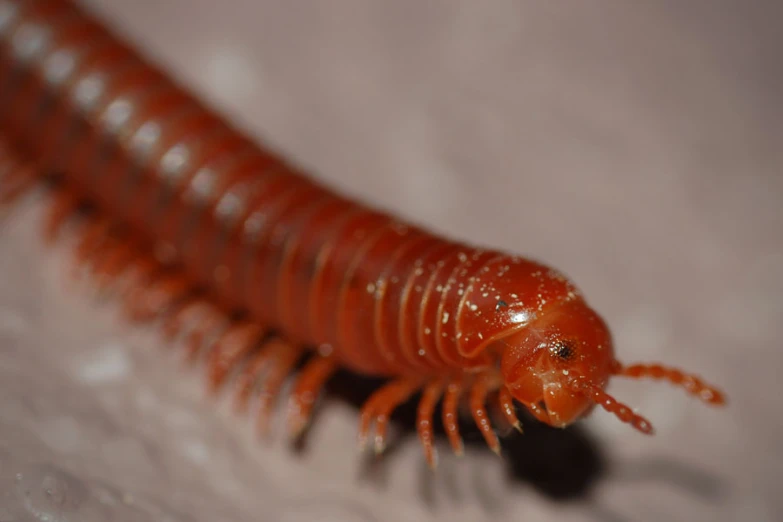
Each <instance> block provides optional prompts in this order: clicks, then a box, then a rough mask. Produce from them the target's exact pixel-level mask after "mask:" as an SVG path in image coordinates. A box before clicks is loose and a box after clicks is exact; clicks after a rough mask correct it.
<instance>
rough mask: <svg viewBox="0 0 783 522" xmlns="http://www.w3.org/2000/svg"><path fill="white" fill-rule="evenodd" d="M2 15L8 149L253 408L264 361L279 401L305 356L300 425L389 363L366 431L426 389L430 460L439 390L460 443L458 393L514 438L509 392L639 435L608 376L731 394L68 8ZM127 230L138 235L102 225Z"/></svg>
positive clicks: (18, 8)
mask: <svg viewBox="0 0 783 522" xmlns="http://www.w3.org/2000/svg"><path fill="white" fill-rule="evenodd" d="M0 13H2V17H0V20H1V22H0V111H1V112H0V132H2V135H3V139H4V140H5V145H4V148H3V150H4V151H6V152H7V154H6V157H7V158H12V156H13V155H14V154H15V153H16V152H18V154H19V155H20V156H23V157H27V158H30V159H32V161H33V162H34V163H35V165H36V166H37V167H36V168H37V169H38V172H40V173H42V174H45V173H54V174H57V175H59V176H61V177H62V178H63V179H64V185H65V186H66V187H67V192H68V194H70V196H68V197H69V198H70V199H68V200H67V201H71V202H76V201H86V202H89V203H91V204H93V205H95V206H96V207H97V208H98V209H99V212H100V214H101V215H102V216H103V218H102V219H103V221H100V223H98V224H94V225H93V226H92V228H89V227H88V228H89V230H90V231H91V232H90V233H89V234H88V233H85V236H84V237H85V239H84V241H83V243H82V251H83V253H84V255H85V256H87V255H93V256H94V258H93V261H94V266H96V267H98V268H96V271H97V272H98V273H100V274H103V275H106V276H107V277H109V276H112V275H115V274H117V273H119V272H120V271H121V269H122V268H123V267H130V268H129V270H131V271H133V273H134V274H135V276H134V277H136V279H135V281H137V282H138V284H139V285H140V286H141V287H142V289H141V290H137V291H136V293H133V294H132V295H133V296H135V297H133V299H131V302H132V305H131V308H133V310H134V311H135V313H137V314H140V315H145V314H146V315H155V314H156V313H157V312H160V313H171V314H173V315H171V317H173V318H174V319H172V320H171V321H170V322H169V323H168V324H169V325H170V328H171V331H172V332H178V331H179V330H180V328H181V323H183V322H185V319H183V318H184V317H187V318H191V317H198V318H199V319H198V323H199V324H198V327H197V328H194V329H193V331H192V332H191V333H190V334H189V335H190V337H189V339H191V346H193V348H191V351H192V352H194V353H195V352H198V349H199V348H198V346H200V344H199V343H202V344H203V343H204V342H206V341H205V338H206V337H209V336H212V337H213V338H215V339H216V340H215V341H214V344H213V345H211V350H212V351H211V354H212V355H211V359H210V361H211V362H210V368H211V382H212V384H213V385H214V386H216V387H217V386H220V385H221V384H222V383H223V382H224V381H225V379H226V375H227V374H228V373H229V371H230V370H231V369H232V368H234V367H238V368H241V372H240V377H239V378H238V381H239V384H238V388H239V393H238V402H237V404H238V405H239V406H242V405H243V404H245V402H246V400H247V397H248V394H249V393H250V390H251V388H252V384H253V383H254V382H255V381H256V380H258V379H259V378H260V377H259V375H260V373H261V371H262V369H263V368H265V367H266V368H269V369H270V372H269V375H268V376H267V379H266V380H265V381H264V384H263V386H265V387H266V388H265V390H266V393H267V397H274V396H275V394H276V393H277V391H279V388H280V386H281V384H282V379H283V378H284V377H285V376H286V375H287V374H288V373H290V372H291V371H292V370H293V367H294V366H295V364H296V363H297V361H298V360H299V359H300V357H302V356H303V354H304V353H305V351H309V352H310V353H312V354H313V355H312V358H311V360H310V361H309V362H308V363H307V364H306V365H305V368H304V370H303V372H302V373H301V375H300V377H299V380H298V383H297V386H296V390H297V391H296V392H295V393H294V396H293V399H292V400H293V407H292V409H291V412H293V413H292V415H293V417H292V419H293V420H292V421H291V422H292V424H291V426H292V429H293V430H294V431H298V430H300V429H301V428H302V427H303V426H304V425H305V424H306V421H307V418H308V417H309V412H310V411H311V407H312V402H313V400H314V396H316V395H317V393H318V391H319V390H320V388H321V387H322V385H323V383H324V382H325V381H326V380H327V379H328V378H329V377H330V376H331V374H332V373H333V372H334V371H335V370H336V369H337V368H339V367H343V368H347V369H350V370H352V371H354V372H357V373H361V374H366V375H374V376H383V377H389V378H391V382H390V384H389V385H388V386H387V387H384V388H382V389H381V390H379V391H378V392H377V393H376V395H375V396H374V397H373V398H372V399H371V400H370V401H369V402H368V404H367V405H365V407H364V409H363V411H362V435H363V437H364V436H366V434H367V430H368V429H369V423H370V422H371V421H373V420H375V421H376V422H377V424H378V426H377V430H378V434H379V435H378V437H379V438H376V448H382V447H383V433H384V432H385V422H386V419H388V414H389V413H390V411H391V410H392V409H393V408H394V407H395V406H396V405H398V404H400V403H401V402H403V401H405V400H407V399H408V398H409V397H410V396H411V395H412V394H413V393H415V392H416V391H419V390H424V394H423V398H422V402H421V405H420V409H419V434H420V437H421V439H422V443H423V444H424V447H425V450H426V454H427V458H428V460H430V462H434V453H433V451H432V429H431V422H432V414H433V408H434V405H435V404H436V403H437V402H438V401H439V400H440V399H441V398H442V397H443V399H444V424H445V425H446V427H447V432H448V435H449V439H450V441H451V443H452V445H453V447H454V448H455V450H458V451H459V449H460V447H461V445H460V441H459V435H458V433H457V432H456V431H455V430H456V423H455V420H454V417H455V415H456V406H457V404H458V403H459V401H460V400H466V401H468V402H469V404H470V409H471V411H472V412H473V416H474V418H475V419H476V422H477V424H478V425H479V428H480V429H481V431H482V433H483V434H484V436H485V438H486V439H487V442H488V443H489V445H490V446H491V447H492V448H493V449H495V450H497V449H498V442H497V437H496V436H495V435H494V432H493V431H492V427H491V424H490V422H489V420H488V416H487V411H486V408H485V404H486V402H487V401H488V400H490V398H491V396H493V394H495V393H496V392H499V393H498V397H497V399H498V400H499V401H500V402H499V404H500V405H501V408H502V410H503V412H504V414H505V416H506V418H507V419H508V420H509V422H511V423H512V424H515V425H518V421H517V420H516V414H515V413H514V410H513V402H514V401H517V402H518V403H521V404H522V405H524V406H525V407H527V408H528V410H529V411H530V412H531V413H532V414H533V415H534V416H536V417H537V418H538V419H540V420H542V421H544V422H547V423H549V424H553V425H556V426H564V425H566V424H568V423H570V422H572V421H574V420H576V419H577V418H579V417H580V416H582V415H584V414H585V413H586V412H588V411H589V410H590V409H592V406H594V405H595V404H600V405H601V406H603V407H604V408H605V409H607V410H609V411H611V412H613V413H615V414H616V415H617V416H618V417H619V418H620V419H621V420H624V421H626V422H630V423H631V424H633V425H634V426H636V427H637V428H638V429H640V430H641V431H650V429H649V423H648V422H647V421H646V420H645V419H643V418H641V417H639V416H638V415H635V414H633V413H632V412H630V410H629V409H628V408H627V407H625V406H623V405H622V404H620V403H617V402H616V401H614V399H612V398H611V397H609V396H608V395H606V394H605V392H604V391H603V389H604V387H605V386H606V384H607V382H608V380H609V377H610V376H611V375H617V374H625V375H629V376H633V377H641V376H652V377H655V378H664V379H668V380H670V381H672V382H674V383H676V384H679V385H682V386H685V387H686V388H688V389H689V391H691V392H693V393H695V394H697V395H700V396H701V397H702V398H704V399H705V400H707V401H708V402H713V403H720V402H722V401H723V398H722V396H721V395H720V394H719V393H718V392H717V391H716V390H714V389H713V388H711V387H709V386H707V385H706V384H704V383H702V382H701V381H700V380H699V379H697V378H695V377H692V376H687V375H685V374H683V373H682V372H679V371H677V370H671V369H665V368H662V367H660V366H657V365H653V366H647V365H637V366H634V367H627V368H626V367H623V365H621V364H620V363H618V362H617V360H616V359H615V356H614V348H613V346H612V340H611V336H610V334H609V330H608V328H607V326H606V325H605V324H604V322H603V320H602V319H601V318H600V317H599V316H598V315H597V314H596V313H595V312H594V311H593V310H592V309H591V308H590V307H589V306H588V304H587V302H586V301H585V299H584V297H583V296H582V295H581V294H580V292H579V291H578V289H577V288H576V287H575V286H574V285H573V284H572V283H571V282H570V281H569V280H568V279H567V278H565V277H564V276H563V275H561V274H560V273H559V272H557V271H555V270H553V269H551V268H549V267H547V266H544V265H542V264H540V263H537V262H534V261H531V260H527V259H523V258H521V257H518V256H513V255H507V254H505V253H502V252H497V251H491V250H483V249H479V248H475V247H473V246H469V245H465V244H462V243H459V242H456V241H452V240H449V239H445V238H440V237H437V236H435V235H434V234H432V233H430V232H427V231H426V230H424V229H423V228H420V227H417V226H413V225H410V224H406V223H402V222H400V221H399V220H397V219H395V218H393V217H391V216H389V215H387V214H385V213H383V212H381V211H377V210H373V209H370V208H368V207H366V206H364V205H362V204H360V203H356V202H352V201H350V200H348V199H346V198H344V197H342V196H340V195H338V194H336V193H333V192H332V191H330V190H329V189H327V188H326V187H323V186H321V185H319V184H317V183H315V182H314V181H312V180H310V179H309V178H307V177H306V176H305V175H303V174H302V173H300V172H298V171H297V169H296V168H295V167H294V166H292V165H291V164H289V163H287V162H286V161H284V160H283V159H281V158H280V157H278V156H277V155H276V154H275V153H274V152H273V151H271V150H268V149H265V148H263V147H261V146H259V145H257V144H255V143H253V142H252V141H251V140H249V139H248V138H246V137H245V136H243V135H242V134H241V133H240V132H238V131H237V130H235V129H234V128H233V127H232V126H231V125H229V124H227V123H226V122H224V121H223V120H222V119H221V118H220V117H219V116H218V115H217V114H216V113H214V112H213V111H211V110H210V109H209V108H207V107H206V106H205V105H203V104H202V103H200V102H199V101H198V100H196V99H195V98H194V97H193V96H191V95H190V94H188V93H187V92H186V91H185V90H184V89H182V88H181V87H179V86H178V85H177V84H176V83H174V82H173V81H172V80H170V79H169V78H168V77H167V76H166V75H165V74H164V73H163V72H162V71H159V70H157V69H156V68H155V67H153V66H152V65H150V64H149V63H148V62H146V61H145V60H144V59H143V58H141V57H140V56H139V55H137V54H136V53H135V52H133V51H132V50H131V49H130V48H129V47H127V46H126V45H124V44H123V43H121V42H120V41H119V40H117V39H116V38H114V37H113V36H112V35H111V34H110V33H109V32H108V31H107V30H106V29H104V28H103V27H102V26H101V25H100V24H98V23H96V22H95V21H93V20H91V19H90V18H89V17H87V16H86V15H85V14H83V13H82V12H80V11H78V10H77V9H76V8H75V7H73V6H72V5H71V4H70V3H68V2H65V1H61V0H40V1H35V2H23V1H21V0H1V1H0ZM14 151H16V152H14ZM7 161H9V162H13V161H16V160H13V159H7ZM22 170H24V169H22ZM22 170H20V172H21V171H22ZM25 172H28V171H27V170H26V171H25ZM9 186H11V185H9ZM9 193H10V191H9ZM1 195H2V192H0V196H1ZM63 201H65V200H63ZM59 208H61V209H67V208H70V207H68V206H67V205H65V204H63V205H61V207H59ZM58 215H59V214H58ZM54 221H55V222H57V221H59V219H55V220H54ZM101 223H103V224H105V223H108V225H105V226H104V225H102V224H101ZM101 226H103V228H101ZM112 227H114V228H120V229H122V234H127V237H133V238H134V239H133V242H127V241H126V242H123V239H122V238H124V237H126V236H124V235H121V237H120V238H119V239H118V238H114V239H108V240H103V239H101V237H102V236H101V232H102V231H103V232H105V231H107V230H108V229H109V228H112ZM128 245H131V246H130V247H129V246H128ZM134 249H136V250H134ZM147 287H148V288H147ZM189 320H190V321H192V319H189ZM270 333H274V334H275V335H276V336H277V337H276V338H275V339H274V340H273V341H271V342H269V343H267V344H265V345H263V347H262V348H259V347H258V342H259V340H260V339H261V338H263V336H265V335H268V334H270ZM492 400H495V399H492ZM262 416H263V415H262Z"/></svg>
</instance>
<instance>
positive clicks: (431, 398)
mask: <svg viewBox="0 0 783 522" xmlns="http://www.w3.org/2000/svg"><path fill="white" fill-rule="evenodd" d="M442 394H443V382H441V381H435V382H433V383H430V384H428V385H427V386H426V387H425V388H424V393H423V394H422V397H421V401H419V407H418V410H417V412H416V429H417V431H418V433H419V441H421V445H422V447H423V448H424V457H425V458H426V459H427V464H429V466H430V467H431V468H432V469H435V466H436V464H437V454H436V452H435V448H434V447H433V442H434V438H435V436H434V430H433V427H432V415H433V413H434V412H435V406H436V405H437V404H438V400H439V399H440V397H441V395H442Z"/></svg>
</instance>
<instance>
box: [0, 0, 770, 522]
mask: <svg viewBox="0 0 783 522" xmlns="http://www.w3.org/2000/svg"><path fill="white" fill-rule="evenodd" d="M84 5H86V6H88V7H89V8H90V9H91V10H92V11H93V12H94V13H96V14H98V15H99V16H100V17H101V18H102V19H103V20H105V21H106V22H107V23H110V24H111V25H112V26H113V27H115V28H116V29H117V30H118V31H120V32H121V34H123V35H125V36H126V37H127V38H128V39H130V40H131V41H132V42H133V43H134V44H136V45H137V46H138V47H139V48H141V49H143V50H144V52H145V53H147V54H148V55H150V56H152V57H154V58H155V59H156V60H157V61H158V62H159V63H160V64H161V65H163V66H164V67H165V68H166V69H167V70H169V71H170V72H171V73H172V74H173V75H175V76H176V77H177V78H179V79H180V80H181V81H182V82H184V83H185V84H186V85H188V86H189V87H191V88H192V89H193V90H194V91H195V92H197V93H198V94H200V95H201V96H202V97H203V98H204V99H206V100H209V101H210V102H211V103H212V104H214V105H215V106H216V107H217V108H218V109H219V110H221V111H222V112H223V113H224V114H225V115H226V117H227V118H230V119H232V120H233V121H235V122H236V123H237V124H238V125H240V126H242V127H244V128H245V129H246V130H247V132H249V133H251V134H252V135H254V136H255V137H257V138H258V139H259V140H263V141H264V142H266V143H269V144H271V145H272V146H274V147H275V148H277V149H278V150H279V151H281V153H283V154H285V155H286V156H287V157H289V158H291V160H292V161H294V162H296V163H298V164H299V165H300V166H302V167H303V168H304V169H306V170H307V171H308V172H310V173H311V174H312V175H313V176H314V177H315V178H317V179H318V180H320V181H322V182H324V183H327V184H329V185H331V186H332V187H334V188H335V189H336V190H339V191H341V192H344V193H347V194H350V195H352V196H355V197H356V198H358V199H361V200H362V201H365V202H368V203H371V204H373V205H376V206H379V207H381V208H384V209H387V210H389V211H391V212H394V213H396V214H399V215H401V216H403V217H405V218H407V219H409V220H411V221H414V222H416V223H420V224H424V225H426V226H428V227H430V228H432V229H434V230H436V231H439V232H441V233H443V234H446V235H448V236H451V237H454V238H458V239H462V240H465V241H469V242H471V243H478V244H482V245H485V246H490V247H495V248H502V249H505V250H509V251H513V252H516V253H521V254H525V255H528V256H531V257H534V258H537V259H540V260H543V261H545V262H547V263H548V264H550V265H553V266H555V267H558V268H559V269H561V270H563V271H564V272H565V273H567V274H568V275H570V276H571V277H572V278H573V279H574V280H575V281H576V282H577V284H578V285H579V286H580V287H581V288H582V289H583V290H584V292H585V294H586V295H587V296H588V299H589V300H590V302H591V303H592V304H593V305H594V306H595V307H596V308H597V309H598V310H599V311H600V312H601V313H602V314H603V315H604V316H605V318H606V319H607V320H608V322H609V324H610V325H612V328H613V331H614V334H615V341H616V345H617V351H618V353H619V355H620V357H622V359H623V360H625V361H629V362H631V361H638V360H647V361H649V360H662V361H665V362H666V363H669V364H672V365H677V366H682V367H684V368H687V369H689V370H693V371H696V372H699V373H701V374H702V375H704V376H705V377H706V378H707V379H709V380H710V381H712V382H715V383H718V384H719V385H721V386H722V387H723V388H724V389H725V390H726V392H727V393H728V395H729V398H730V401H731V402H730V405H729V407H728V408H726V409H722V410H714V409H710V408H707V407H704V406H702V405H701V404H699V403H697V402H696V401H695V400H692V399H690V398H688V397H686V396H685V394H683V393H681V392H679V391H678V390H674V389H671V388H670V387H668V386H666V385H657V384H655V383H650V382H617V383H612V385H611V388H610V390H611V391H612V392H613V393H615V394H616V395H617V396H618V398H621V399H622V400H624V401H626V402H628V403H629V404H631V405H633V406H634V407H638V408H639V411H640V412H642V413H644V414H645V415H646V416H647V417H648V418H650V419H651V420H652V422H653V424H654V425H655V426H656V428H657V431H658V434H657V436H656V437H654V438H648V437H643V436H641V435H639V434H637V433H635V432H633V431H632V430H630V429H629V428H627V427H626V426H624V425H621V424H620V423H618V422H616V420H615V419H613V418H611V417H610V416H609V415H607V414H605V413H603V412H600V411H599V412H596V413H595V414H594V415H593V417H592V418H590V419H589V420H588V421H586V422H584V423H582V425H580V426H579V427H577V428H575V429H573V430H568V431H567V432H561V431H553V430H542V429H541V428H538V427H536V426H535V425H534V423H532V422H528V425H530V426H529V433H528V434H527V435H526V436H524V437H522V436H510V438H509V439H508V440H507V441H506V442H505V444H506V446H505V452H506V457H507V458H506V460H505V461H500V460H498V459H497V458H496V457H495V456H494V455H492V454H491V453H490V452H488V451H487V450H486V449H485V448H483V447H482V446H481V445H480V444H475V445H470V447H469V448H468V453H467V456H466V458H464V459H462V460H458V459H456V458H453V457H451V456H450V455H449V454H448V452H447V451H445V450H446V447H445V445H444V444H443V441H440V442H439V448H440V450H441V457H442V458H441V467H440V469H439V470H438V472H437V473H436V474H431V473H430V472H428V470H426V467H425V465H424V462H423V459H422V457H421V452H420V448H419V447H418V445H417V442H416V440H415V437H412V436H410V434H407V436H405V433H404V430H403V433H402V435H403V436H402V437H401V438H400V440H399V443H398V444H396V445H395V446H394V447H393V451H392V452H391V453H390V455H388V457H387V458H385V459H384V460H383V461H381V462H373V460H372V459H369V458H367V457H365V456H362V455H360V454H358V452H357V450H356V446H355V443H354V440H355V432H356V420H357V416H356V408H355V406H354V404H353V403H352V402H351V401H350V400H343V399H341V396H342V395H345V393H344V392H345V390H342V391H340V390H339V389H335V390H334V393H333V394H332V395H331V396H330V397H331V398H330V399H329V400H328V401H327V402H326V404H325V405H324V408H323V411H322V412H321V414H320V415H319V416H318V418H317V420H316V423H315V425H314V427H313V429H312V431H311V433H310V434H309V436H308V437H307V440H306V443H305V444H304V447H299V448H296V449H292V448H290V447H289V446H288V445H287V444H286V443H285V442H284V441H283V440H282V438H281V437H279V436H278V437H275V439H274V440H273V441H272V442H270V443H264V442H261V443H259V442H258V441H257V440H256V439H255V437H254V435H253V432H252V426H251V423H249V422H248V421H246V420H244V419H238V418H236V417H233V416H232V415H231V414H230V412H229V411H228V408H227V407H226V405H225V404H223V403H222V402H219V401H218V402H217V403H216V402H214V401H210V400H209V399H207V398H205V397H204V392H203V386H202V384H201V380H200V379H201V376H200V375H199V374H198V373H196V372H192V371H185V370H183V369H182V363H181V361H180V360H179V359H178V358H177V357H176V355H175V354H174V353H173V352H172V351H171V350H168V351H167V350H163V343H162V342H161V341H160V339H159V338H158V336H157V335H156V334H155V332H154V331H145V330H139V329H134V328H129V327H128V326H127V325H124V324H123V323H122V322H121V321H119V320H118V318H117V315H116V309H113V308H112V305H111V303H106V302H101V301H96V300H95V299H94V298H93V296H91V295H90V294H89V290H88V289H85V287H84V286H81V285H79V284H77V283H74V282H73V281H72V280H70V279H69V277H70V275H69V274H70V272H69V270H70V267H69V265H68V264H67V262H66V257H67V256H66V255H65V254H64V252H65V251H64V250H62V251H61V250H55V251H52V250H48V249H45V248H44V247H43V246H42V244H41V243H40V240H39V234H38V230H39V229H38V228H37V227H39V225H40V223H39V221H40V215H41V200H40V198H38V199H36V198H28V200H26V202H25V203H24V204H23V205H22V207H21V208H19V209H17V211H16V212H15V213H14V214H13V216H12V219H9V220H7V221H6V222H5V223H4V224H3V227H2V228H1V229H0V521H17V520H83V521H91V520H157V521H164V520H172V521H191V520H192V521H202V520H204V521H212V520H237V521H239V520H259V521H260V520H264V521H266V520H269V521H286V522H288V521H300V520H301V521H305V520H308V521H332V520H335V521H337V520H340V521H343V522H353V521H379V522H380V521H397V520H407V521H411V522H415V521H418V520H449V521H452V522H456V521H471V522H475V521H478V520H497V519H498V517H501V518H504V519H507V520H526V521H538V520H541V521H543V520H555V519H556V520H559V521H561V522H570V521H598V522H620V521H629V522H630V521H645V522H647V521H664V520H666V521H692V520H711V521H713V522H719V521H720V522H722V521H726V522H728V521H736V520H753V521H757V522H767V521H769V522H772V521H778V520H783V501H782V500H781V499H780V486H779V484H781V482H783V464H781V459H783V453H782V452H781V450H782V449H783V442H782V441H781V440H782V439H783V415H782V414H781V411H783V398H782V397H783V395H781V393H780V385H779V381H780V378H781V372H783V350H782V349H781V339H783V326H781V323H782V321H781V319H783V317H782V316H783V314H782V312H783V306H782V305H783V270H781V268H783V232H782V231H783V210H781V203H782V202H783V172H782V171H781V170H782V169H783V102H782V100H781V92H783V70H782V69H781V61H780V52H781V49H782V48H783V47H782V46H783V36H781V32H780V30H779V25H780V24H779V20H780V16H781V15H783V8H781V4H780V3H779V2H774V1H768V2H764V1H756V2H736V1H735V2H731V1H728V0H715V1H708V0H697V1H691V2H677V1H673V0H672V1H667V0H655V1H649V2H624V1H620V0H599V1H595V2H589V3H588V2H543V1H538V2H536V1H532V0H531V1H528V0H516V1H514V0H494V1H486V2H473V1H471V0H456V1H455V0H452V1H446V0H433V1H429V2H419V1H416V0H400V1H395V2H384V1H381V0H369V1H368V0H335V1H332V2H329V3H328V4H327V3H326V2H314V1H310V2H275V1H272V0H253V1H251V0H232V1H226V2H214V1H211V0H137V1H134V2H128V1H124V0H85V1H84ZM345 382H346V383H349V384H344V385H343V388H346V387H347V388H354V387H360V385H363V383H359V382H353V381H345ZM339 387H340V386H339V385H338V386H337V387H336V388H339ZM349 391H350V390H349ZM348 395H350V393H348ZM408 424H409V423H408ZM405 425H406V423H405V422H402V423H401V426H405ZM471 440H475V438H474V439H471Z"/></svg>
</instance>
